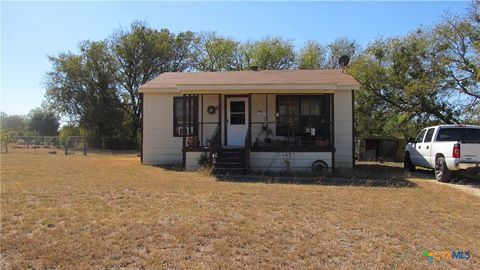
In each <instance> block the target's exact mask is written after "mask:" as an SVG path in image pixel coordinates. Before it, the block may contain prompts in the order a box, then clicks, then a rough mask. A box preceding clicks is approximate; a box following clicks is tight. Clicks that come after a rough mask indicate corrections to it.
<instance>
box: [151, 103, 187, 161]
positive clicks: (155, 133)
mask: <svg viewBox="0 0 480 270" xmlns="http://www.w3.org/2000/svg"><path fill="white" fill-rule="evenodd" d="M173 97H174V95H171V94H144V96H143V100H144V106H143V109H144V116H143V162H144V163H147V164H171V163H179V164H181V163H182V138H181V137H173Z"/></svg>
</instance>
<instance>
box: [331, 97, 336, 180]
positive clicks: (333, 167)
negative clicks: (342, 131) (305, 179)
mask: <svg viewBox="0 0 480 270" xmlns="http://www.w3.org/2000/svg"><path fill="white" fill-rule="evenodd" d="M330 97H331V98H330V115H331V116H330V117H331V119H332V120H331V121H332V123H331V129H332V134H331V144H332V172H334V171H335V106H334V104H335V93H333V94H330Z"/></svg>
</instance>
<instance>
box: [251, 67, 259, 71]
mask: <svg viewBox="0 0 480 270" xmlns="http://www.w3.org/2000/svg"><path fill="white" fill-rule="evenodd" d="M250 70H252V71H258V66H251V67H250Z"/></svg>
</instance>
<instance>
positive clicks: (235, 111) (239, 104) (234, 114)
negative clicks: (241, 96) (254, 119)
mask: <svg viewBox="0 0 480 270" xmlns="http://www.w3.org/2000/svg"><path fill="white" fill-rule="evenodd" d="M230 125H245V101H230Z"/></svg>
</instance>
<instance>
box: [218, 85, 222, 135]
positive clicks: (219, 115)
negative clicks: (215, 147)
mask: <svg viewBox="0 0 480 270" xmlns="http://www.w3.org/2000/svg"><path fill="white" fill-rule="evenodd" d="M218 125H219V130H218V132H219V133H220V135H219V136H220V138H222V94H218Z"/></svg>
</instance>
